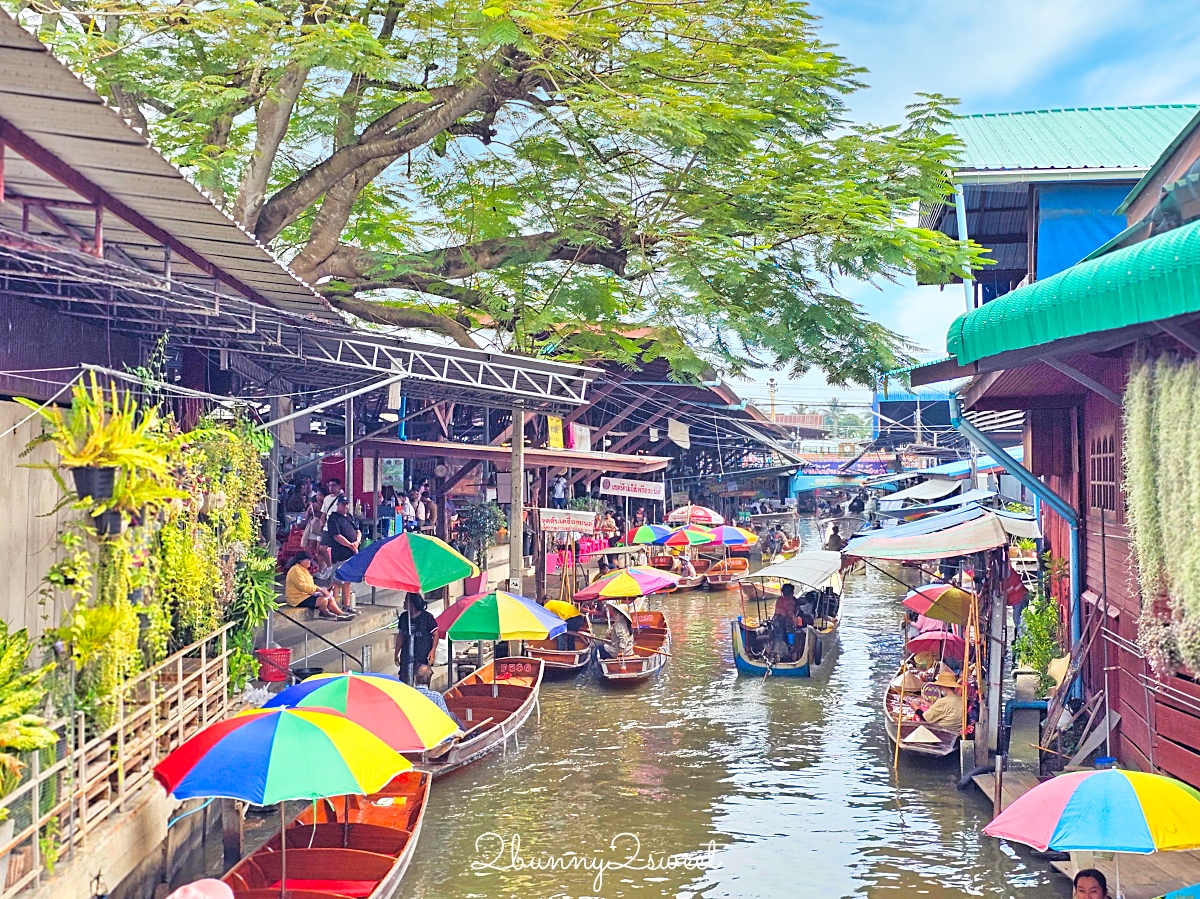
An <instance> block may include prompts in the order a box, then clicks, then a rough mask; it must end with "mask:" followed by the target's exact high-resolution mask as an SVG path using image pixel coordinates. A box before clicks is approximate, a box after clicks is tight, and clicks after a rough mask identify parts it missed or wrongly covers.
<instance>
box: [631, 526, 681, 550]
mask: <svg viewBox="0 0 1200 899" xmlns="http://www.w3.org/2000/svg"><path fill="white" fill-rule="evenodd" d="M670 533H671V529H670V528H669V527H667V526H666V525H661V524H643V525H641V526H640V527H636V528H631V529H630V530H628V531H626V532H625V542H626V543H628V544H629V545H630V546H635V545H641V544H647V543H657V542H658V541H659V539H660V538H662V537H666V536H668V535H669V534H670Z"/></svg>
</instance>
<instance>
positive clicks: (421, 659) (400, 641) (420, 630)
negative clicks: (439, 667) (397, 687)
mask: <svg viewBox="0 0 1200 899" xmlns="http://www.w3.org/2000/svg"><path fill="white" fill-rule="evenodd" d="M405 606H406V609H405V611H404V613H403V614H402V615H400V616H398V617H397V619H396V666H397V667H398V668H399V669H400V671H399V676H400V680H402V681H404V682H405V683H406V684H409V685H411V684H412V683H413V670H414V669H415V668H416V667H417V666H418V665H431V666H432V665H433V656H434V649H435V648H436V647H437V642H438V626H437V619H436V618H434V617H433V615H432V614H431V613H430V612H429V611H427V609H426V605H425V600H424V598H423V597H422V596H421V594H420V593H409V594H408V596H407V597H406V598H405ZM410 647H411V649H412V652H409V649H410Z"/></svg>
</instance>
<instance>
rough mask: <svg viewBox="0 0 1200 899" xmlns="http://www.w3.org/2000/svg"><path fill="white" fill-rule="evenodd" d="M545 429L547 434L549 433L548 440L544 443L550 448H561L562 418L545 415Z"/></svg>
mask: <svg viewBox="0 0 1200 899" xmlns="http://www.w3.org/2000/svg"><path fill="white" fill-rule="evenodd" d="M546 431H547V434H548V435H549V440H548V441H547V444H546V445H547V446H549V447H550V449H562V448H563V428H562V419H561V418H556V417H555V416H553V415H547V416H546Z"/></svg>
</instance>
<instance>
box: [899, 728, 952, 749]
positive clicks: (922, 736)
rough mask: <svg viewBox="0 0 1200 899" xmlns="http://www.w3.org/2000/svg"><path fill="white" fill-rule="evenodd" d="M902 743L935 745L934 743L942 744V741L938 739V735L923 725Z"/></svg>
mask: <svg viewBox="0 0 1200 899" xmlns="http://www.w3.org/2000/svg"><path fill="white" fill-rule="evenodd" d="M902 742H904V743H926V744H934V743H940V742H942V741H941V740H940V739H939V738H938V735H937V734H935V733H934V732H933V731H931V730H930V729H929V728H928V727H926V726H925V725H924V724H922V725H921V726H920V727H918V728H917V729H916V730H914V731H913V732H912V733H911V734H909V735H908V736H907V737H905V738H904V740H903V741H902Z"/></svg>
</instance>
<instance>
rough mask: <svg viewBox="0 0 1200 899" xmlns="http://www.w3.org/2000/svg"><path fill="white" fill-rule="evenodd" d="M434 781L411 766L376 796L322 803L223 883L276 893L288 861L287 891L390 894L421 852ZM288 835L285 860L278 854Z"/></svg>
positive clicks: (382, 898)
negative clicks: (429, 798)
mask: <svg viewBox="0 0 1200 899" xmlns="http://www.w3.org/2000/svg"><path fill="white" fill-rule="evenodd" d="M431 780H432V778H431V777H430V776H429V774H427V773H423V772H417V771H410V772H406V773H405V774H401V775H399V776H398V777H396V778H395V779H394V780H393V781H392V782H391V783H389V784H388V785H387V786H386V787H384V789H383V790H381V791H380V792H379V793H376V794H373V795H371V796H340V797H333V798H330V799H324V800H319V801H318V802H317V803H314V805H313V806H312V807H310V808H306V809H305V810H304V811H303V812H301V813H300V815H299V816H297V818H296V819H295V820H293V821H292V822H291V823H290V824H289V825H288V827H287V828H286V829H285V830H284V831H283V833H280V834H276V835H275V836H274V837H272V838H271V839H270V840H268V841H267V843H266V844H264V845H263V846H262V847H260V848H259V849H257V850H256V851H255V852H253V853H251V854H250V855H248V856H247V857H246V858H244V859H242V860H241V861H240V862H238V864H237V865H235V866H234V867H233V868H232V869H230V870H229V871H228V872H227V873H226V874H225V876H224V877H223V878H222V880H223V881H224V882H225V883H226V884H227V885H228V886H229V887H230V888H231V889H233V891H234V896H235V897H248V899H249V897H253V899H258V897H259V896H264V895H265V896H275V895H278V893H279V891H280V886H281V885H280V879H281V877H282V874H283V868H284V864H286V870H287V894H288V895H294V896H304V897H306V899H317V897H326V896H328V897H331V899H335V897H340V896H343V895H346V893H347V892H351V893H353V894H354V895H360V896H364V897H366V899H390V897H392V896H394V895H396V893H397V891H398V890H399V888H400V883H401V881H402V880H403V879H404V875H405V872H407V871H408V866H409V863H410V862H411V861H412V857H413V854H414V852H415V851H416V847H417V841H418V839H419V838H420V835H421V827H422V824H423V822H424V820H425V808H426V806H427V804H428V802H427V801H428V795H429V786H430V781H431ZM284 839H286V840H287V853H286V862H284V860H283V858H282V857H281V853H280V851H279V850H280V848H281V847H282V845H283V840H284ZM372 884H373V885H372Z"/></svg>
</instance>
